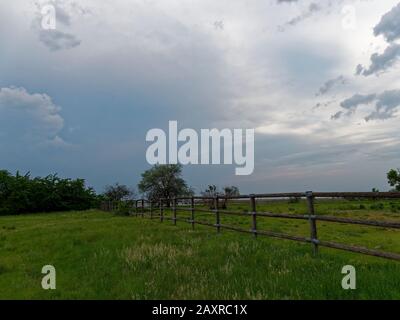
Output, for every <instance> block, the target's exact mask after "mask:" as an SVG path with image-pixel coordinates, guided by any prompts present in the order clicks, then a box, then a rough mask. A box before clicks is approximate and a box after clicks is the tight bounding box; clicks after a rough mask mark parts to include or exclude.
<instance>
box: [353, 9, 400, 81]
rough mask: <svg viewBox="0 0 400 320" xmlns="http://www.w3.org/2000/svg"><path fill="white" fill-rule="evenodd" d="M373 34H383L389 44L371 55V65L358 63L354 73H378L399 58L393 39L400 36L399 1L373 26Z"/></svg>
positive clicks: (366, 74)
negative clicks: (383, 49) (382, 50)
mask: <svg viewBox="0 0 400 320" xmlns="http://www.w3.org/2000/svg"><path fill="white" fill-rule="evenodd" d="M374 35H375V36H376V37H377V36H379V35H383V36H384V37H385V39H386V41H387V42H388V43H389V46H388V47H387V48H386V49H385V51H384V52H383V53H381V54H380V53H374V54H372V55H371V65H370V67H369V68H365V67H363V66H362V65H358V66H357V69H356V75H363V76H370V75H372V74H376V75H378V74H380V73H382V72H384V71H387V70H388V69H389V68H391V67H393V66H394V65H395V64H396V63H397V62H398V60H399V58H400V45H399V44H396V43H394V41H396V40H398V39H399V38H400V3H399V4H398V5H397V6H395V7H394V8H392V9H391V10H390V11H389V12H387V13H386V14H384V15H383V16H382V18H381V21H380V22H379V23H378V24H377V25H376V26H375V28H374Z"/></svg>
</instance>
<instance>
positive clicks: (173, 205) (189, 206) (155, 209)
mask: <svg viewBox="0 0 400 320" xmlns="http://www.w3.org/2000/svg"><path fill="white" fill-rule="evenodd" d="M286 198H296V199H306V200H307V204H308V214H306V215H299V214H290V213H272V212H260V211H257V200H258V199H286ZM317 198H318V199H324V198H331V199H335V198H341V199H400V193H391V192H379V193H373V192H344V193H343V192H342V193H340V192H335V193H332V192H317V193H314V192H311V191H309V192H305V193H274V194H252V195H241V196H237V197H229V198H226V197H223V196H217V197H214V198H210V197H190V198H173V199H160V200H158V201H156V202H149V201H147V200H145V199H140V200H134V201H132V212H131V214H132V215H135V216H141V217H149V218H150V219H155V218H159V219H160V221H161V222H163V221H165V220H167V219H168V220H171V221H172V222H173V223H174V225H176V224H177V221H183V222H187V223H189V224H191V226H192V228H193V229H194V228H195V225H196V224H199V225H205V226H209V227H214V228H216V230H217V232H221V230H222V229H226V230H231V231H237V232H241V233H248V234H253V235H254V237H257V236H268V237H273V238H279V239H286V240H292V241H297V242H303V243H309V244H311V245H312V248H313V253H314V254H317V253H318V247H328V248H334V249H339V250H345V251H351V252H356V253H362V254H366V255H370V256H375V257H382V258H387V259H392V260H397V261H400V254H397V253H390V252H383V251H378V250H372V249H368V248H364V247H359V246H353V245H346V244H341V243H336V242H330V241H324V240H321V239H320V238H319V236H320V235H319V234H318V228H317V222H318V221H323V222H332V223H340V224H352V225H362V226H373V227H378V228H389V229H400V222H387V221H376V220H360V219H351V218H342V217H335V216H328V215H318V214H317V212H316V211H315V203H314V201H315V199H317ZM228 199H229V200H238V201H239V200H240V201H241V202H248V203H249V205H250V208H251V211H250V212H238V211H229V210H221V207H220V203H221V200H223V201H225V202H226V201H227V200H228ZM210 202H211V203H213V207H214V209H213V210H210V209H203V208H199V207H198V205H199V204H200V205H201V206H204V203H208V204H209V203H210ZM196 205H197V207H196ZM102 209H103V210H106V211H111V210H116V209H118V205H116V204H114V203H111V202H105V203H103V204H102ZM167 209H168V210H171V211H172V214H173V215H172V218H168V217H166V216H165V214H164V211H165V210H167ZM179 211H186V212H189V213H190V218H189V219H184V218H179V217H178V212H179ZM196 212H201V213H211V214H213V215H214V216H215V223H209V222H206V221H200V220H196V219H195V213H196ZM221 215H233V216H248V217H250V218H251V229H243V228H239V227H235V226H230V225H224V224H221ZM261 218H282V219H292V220H306V221H308V223H309V226H310V236H309V237H302V236H295V235H289V234H285V233H277V232H271V231H265V230H259V229H258V228H257V221H258V219H261Z"/></svg>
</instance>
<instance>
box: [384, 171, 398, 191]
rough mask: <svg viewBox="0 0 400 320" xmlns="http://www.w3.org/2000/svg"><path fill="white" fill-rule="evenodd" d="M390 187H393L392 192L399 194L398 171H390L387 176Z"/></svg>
mask: <svg viewBox="0 0 400 320" xmlns="http://www.w3.org/2000/svg"><path fill="white" fill-rule="evenodd" d="M387 178H388V182H389V184H390V186H392V187H394V188H395V189H394V191H399V192H400V169H397V170H395V169H392V170H390V171H389V172H388V174H387Z"/></svg>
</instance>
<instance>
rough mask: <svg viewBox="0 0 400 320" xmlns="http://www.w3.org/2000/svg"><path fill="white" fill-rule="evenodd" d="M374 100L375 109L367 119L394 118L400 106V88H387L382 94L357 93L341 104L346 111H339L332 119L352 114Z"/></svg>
mask: <svg viewBox="0 0 400 320" xmlns="http://www.w3.org/2000/svg"><path fill="white" fill-rule="evenodd" d="M373 102H375V110H374V111H373V112H371V113H370V114H369V115H368V116H366V117H365V120H366V121H371V120H385V119H390V118H394V117H396V113H397V111H398V109H399V107H400V90H387V91H384V92H383V93H381V94H369V95H361V94H355V95H353V96H352V97H350V98H349V99H346V100H344V101H343V102H342V103H341V104H340V106H341V107H342V108H343V109H345V111H346V112H344V111H339V112H338V113H336V114H335V115H333V116H332V119H339V118H341V117H342V116H345V115H347V116H348V115H351V114H352V113H354V112H355V111H356V110H357V108H359V107H360V106H366V105H370V104H371V103H373Z"/></svg>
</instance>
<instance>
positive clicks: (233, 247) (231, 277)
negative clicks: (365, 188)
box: [0, 201, 400, 299]
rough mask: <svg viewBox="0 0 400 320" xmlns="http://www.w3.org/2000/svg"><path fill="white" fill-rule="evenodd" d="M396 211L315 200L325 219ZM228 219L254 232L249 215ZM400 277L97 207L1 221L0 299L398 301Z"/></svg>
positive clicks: (346, 236) (272, 223)
mask: <svg viewBox="0 0 400 320" xmlns="http://www.w3.org/2000/svg"><path fill="white" fill-rule="evenodd" d="M233 206H234V207H235V208H234V209H236V210H241V211H245V210H247V206H246V205H245V204H235V205H233ZM399 208H400V203H399V202H393V201H384V202H382V201H363V202H357V201H341V202H338V201H324V202H320V203H317V212H318V214H331V215H338V216H351V217H359V218H365V219H380V220H390V221H398V216H399V213H398V209H399ZM230 209H233V208H230ZM260 209H261V210H263V209H265V210H267V209H268V210H270V211H274V212H292V213H305V210H306V207H305V204H304V203H303V202H300V203H295V204H288V203H287V202H273V203H269V204H262V205H260ZM180 215H181V216H184V214H183V213H181V214H180ZM197 218H198V219H205V220H204V221H207V219H211V218H212V217H210V216H206V215H204V217H203V216H201V215H198V216H197ZM259 220H260V221H259V226H260V228H262V229H265V230H273V231H277V232H287V233H290V234H298V235H307V236H308V232H309V229H308V225H307V222H304V223H303V222H301V221H300V222H299V221H297V220H296V221H285V220H282V219H269V218H268V219H265V218H264V219H263V220H261V218H260V219H259ZM210 221H211V220H210ZM222 222H223V223H226V224H233V225H240V226H247V227H250V218H241V217H225V216H224V217H223V218H222ZM318 227H319V234H320V238H321V239H324V240H334V241H337V242H342V243H346V244H358V245H364V246H368V247H370V248H377V249H380V250H385V251H392V252H397V253H400V232H399V231H398V230H385V229H380V228H374V227H362V226H349V225H338V224H333V223H318ZM48 264H50V265H54V266H55V268H56V270H57V290H53V291H45V290H43V289H42V288H41V279H42V277H43V275H42V274H41V269H42V267H43V266H44V265H48ZM349 264H350V265H353V266H354V267H356V270H357V290H353V291H345V290H343V289H342V287H341V280H342V277H343V276H344V275H342V274H341V270H342V267H343V266H345V265H349ZM399 275H400V263H399V262H395V261H389V260H385V259H381V258H374V257H368V256H364V255H360V254H354V253H348V252H342V251H337V250H332V249H325V248H321V250H320V253H319V255H318V256H317V257H313V256H312V250H311V246H310V245H309V244H308V245H307V244H299V243H295V242H291V241H286V240H279V239H270V238H262V237H259V238H258V239H257V240H255V239H254V238H253V237H252V236H251V235H246V234H240V233H236V232H229V231H223V232H222V233H221V234H217V233H216V232H215V229H213V228H208V227H203V226H196V230H195V231H192V230H191V226H190V225H189V224H186V223H181V222H178V226H176V227H175V226H173V225H172V223H171V222H167V221H165V222H164V223H160V222H159V220H153V221H151V220H149V219H142V218H137V217H121V216H117V215H114V214H112V213H105V212H100V211H87V212H70V213H54V214H39V215H24V216H12V217H0V299H399V298H400V276H399Z"/></svg>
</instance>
